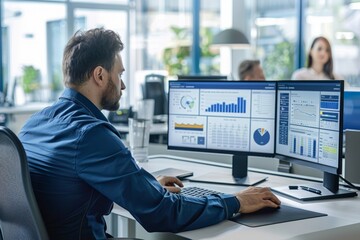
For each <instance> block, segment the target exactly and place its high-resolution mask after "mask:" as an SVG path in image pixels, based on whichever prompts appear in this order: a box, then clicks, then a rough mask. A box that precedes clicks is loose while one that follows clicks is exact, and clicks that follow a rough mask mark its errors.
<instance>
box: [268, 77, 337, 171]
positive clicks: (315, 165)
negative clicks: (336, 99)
mask: <svg viewBox="0 0 360 240" xmlns="http://www.w3.org/2000/svg"><path fill="white" fill-rule="evenodd" d="M287 82H288V83H294V82H295V81H291V80H289V81H281V83H283V84H284V83H287ZM296 82H297V83H299V84H305V83H310V82H311V84H340V91H339V92H340V107H342V109H340V110H339V117H340V118H339V119H340V122H339V149H338V166H337V167H332V166H327V165H324V164H320V163H314V162H309V161H306V160H303V159H300V158H296V157H293V156H288V155H284V154H279V153H277V149H276V142H275V152H274V153H275V154H274V157H275V158H278V159H279V160H282V161H287V162H291V163H295V164H299V165H303V166H307V167H310V168H313V169H317V170H319V171H322V172H327V173H331V174H337V175H339V174H341V173H342V162H343V159H342V156H343V155H342V151H343V115H344V81H342V80H311V81H308V80H306V81H296ZM277 90H278V88H277ZM276 95H278V92H277V94H276ZM278 104H279V103H278V98H277V102H276V112H277V109H278ZM276 114H277V113H276ZM277 121H278V116H277V115H276V123H275V129H277V126H278V122H277ZM276 134H277V132H276ZM276 137H277V136H276Z"/></svg>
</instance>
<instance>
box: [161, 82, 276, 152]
mask: <svg viewBox="0 0 360 240" xmlns="http://www.w3.org/2000/svg"><path fill="white" fill-rule="evenodd" d="M181 82H184V83H189V81H188V80H170V81H169V83H168V84H169V86H168V89H169V91H168V99H170V84H171V83H181ZM206 82H209V83H216V82H219V83H222V84H231V83H239V84H245V83H246V84H251V83H253V84H257V83H262V84H264V83H268V84H275V89H274V91H275V104H276V103H277V94H276V88H277V81H260V80H259V81H251V82H249V81H247V82H244V81H238V80H227V81H221V80H214V81H213V80H209V81H202V80H200V81H195V80H191V83H201V84H204V83H206ZM276 114H277V112H276V109H275V118H274V121H276ZM169 120H170V100H169V101H168V123H169V122H170V121H169ZM274 127H275V128H274V133H276V124H275V126H274ZM169 132H170V128H169V127H168V132H167V136H168V138H169ZM275 141H276V139H275V140H274V148H273V152H272V153H262V152H250V151H235V150H221V149H213V148H190V147H178V146H171V145H169V139H168V144H167V149H168V150H179V151H191V152H208V153H219V154H230V155H238V156H259V157H274V156H275V145H276V143H275Z"/></svg>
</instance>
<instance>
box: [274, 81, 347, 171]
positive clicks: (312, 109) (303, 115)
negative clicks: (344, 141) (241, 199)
mask: <svg viewBox="0 0 360 240" xmlns="http://www.w3.org/2000/svg"><path fill="white" fill-rule="evenodd" d="M340 89H341V88H340V84H338V83H322V84H319V85H317V86H316V88H315V87H314V84H313V83H306V82H285V83H282V82H279V83H278V92H277V94H278V96H277V97H278V102H277V129H276V131H277V133H276V147H275V148H276V154H280V155H285V156H289V157H294V158H297V159H301V160H304V161H308V162H312V163H317V164H322V165H326V166H330V167H335V168H337V167H338V164H339V151H340V150H339V149H340V137H339V136H340V135H339V133H340V117H341V115H340V114H341V111H342V109H340V107H341V91H340Z"/></svg>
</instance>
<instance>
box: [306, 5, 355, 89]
mask: <svg viewBox="0 0 360 240" xmlns="http://www.w3.org/2000/svg"><path fill="white" fill-rule="evenodd" d="M305 19H306V21H305V23H306V25H305V46H306V50H307V51H308V50H309V49H310V45H311V42H312V41H313V39H314V38H316V37H318V36H325V37H326V38H327V39H329V41H330V43H331V47H332V52H333V58H334V72H335V73H337V74H338V75H340V76H342V77H344V79H345V80H346V81H347V82H348V83H349V84H350V85H351V86H354V87H360V67H359V66H360V65H359V63H360V1H358V0H357V1H350V0H331V1H330V0H328V1H324V0H322V1H308V5H307V7H306V12H305Z"/></svg>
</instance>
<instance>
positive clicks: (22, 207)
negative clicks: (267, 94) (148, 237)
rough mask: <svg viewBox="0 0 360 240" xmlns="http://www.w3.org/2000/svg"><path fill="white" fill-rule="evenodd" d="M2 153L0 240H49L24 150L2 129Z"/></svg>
mask: <svg viewBox="0 0 360 240" xmlns="http://www.w3.org/2000/svg"><path fill="white" fill-rule="evenodd" d="M0 153H1V154H0V184H1V187H0V240H7V239H29V240H33V239H34V240H47V239H49V238H48V235H47V232H46V228H45V225H44V222H43V220H42V217H41V214H40V211H39V208H38V205H37V202H36V198H35V195H34V192H33V189H32V185H31V179H30V173H29V169H28V164H27V158H26V153H25V150H24V148H23V146H22V144H21V142H20V140H19V139H18V138H17V136H16V135H15V134H14V133H13V132H12V131H11V130H10V129H8V128H6V127H3V126H0ZM111 239H114V240H115V239H123V240H125V239H129V240H130V239H137V238H111Z"/></svg>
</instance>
